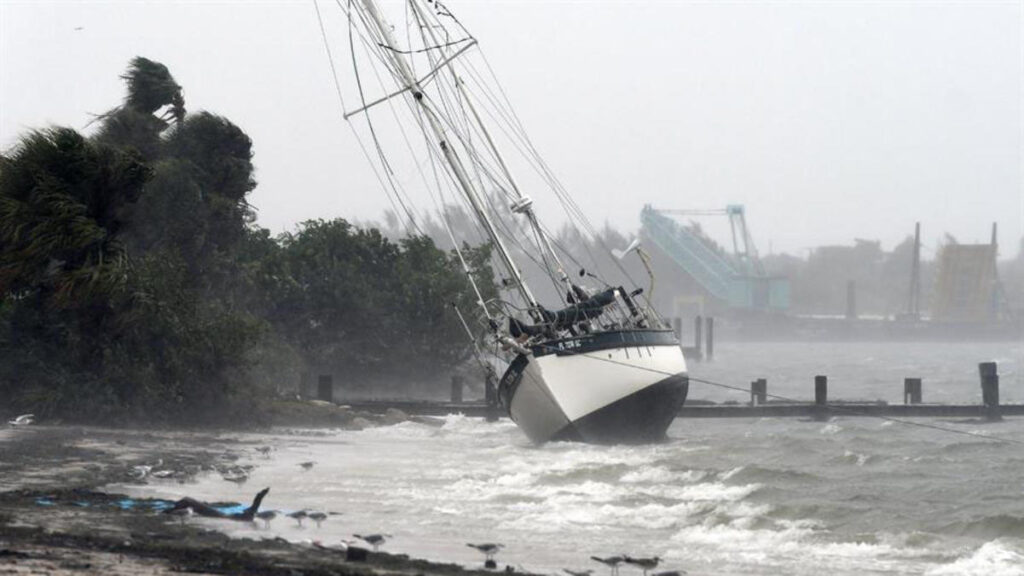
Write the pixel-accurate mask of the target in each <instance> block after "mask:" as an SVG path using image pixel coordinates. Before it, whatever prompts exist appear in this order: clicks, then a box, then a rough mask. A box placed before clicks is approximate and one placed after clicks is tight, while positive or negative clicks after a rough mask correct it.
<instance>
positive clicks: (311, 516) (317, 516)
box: [306, 512, 327, 528]
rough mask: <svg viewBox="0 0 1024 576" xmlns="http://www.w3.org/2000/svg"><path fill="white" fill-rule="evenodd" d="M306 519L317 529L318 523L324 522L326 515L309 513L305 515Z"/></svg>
mask: <svg viewBox="0 0 1024 576" xmlns="http://www.w3.org/2000/svg"><path fill="white" fill-rule="evenodd" d="M306 518H309V519H310V520H312V521H313V522H316V527H317V528H319V527H320V523H321V522H323V521H324V520H327V514H324V513H323V512H310V513H308V514H306Z"/></svg>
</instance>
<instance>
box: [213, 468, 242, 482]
mask: <svg viewBox="0 0 1024 576" xmlns="http://www.w3.org/2000/svg"><path fill="white" fill-rule="evenodd" d="M220 477H221V478H223V479H224V480H227V481H228V482H234V483H235V484H245V482H246V481H247V480H249V474H248V473H246V471H245V470H243V469H242V468H239V467H236V468H228V469H227V470H224V471H222V472H221V473H220Z"/></svg>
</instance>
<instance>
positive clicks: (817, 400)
mask: <svg viewBox="0 0 1024 576" xmlns="http://www.w3.org/2000/svg"><path fill="white" fill-rule="evenodd" d="M814 405H815V416H814V418H815V420H828V376H820V375H819V376H815V377H814Z"/></svg>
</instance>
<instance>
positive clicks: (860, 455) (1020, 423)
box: [134, 345, 1024, 576]
mask: <svg viewBox="0 0 1024 576" xmlns="http://www.w3.org/2000/svg"><path fill="white" fill-rule="evenodd" d="M998 346H999V345H997V346H996V347H991V346H990V347H989V348H988V349H987V350H976V351H975V352H976V354H975V355H974V356H972V357H971V358H970V363H974V364H975V365H976V362H977V361H982V360H988V359H990V358H991V357H993V356H992V354H999V353H1002V352H1001V351H1000V350H999V349H998ZM790 348H792V345H790ZM866 348H870V346H868V345H863V346H862V348H861V349H859V350H854V349H850V348H847V349H846V351H845V352H837V351H833V352H832V353H833V354H834V355H836V356H842V355H844V354H852V355H853V356H864V355H865V354H867V353H868V352H870V350H868V349H866ZM1006 348H1007V350H1006V351H1004V352H1005V353H1006V355H1007V357H1008V358H1016V360H1013V361H1014V362H1017V364H1016V365H1017V366H1019V364H1020V363H1019V358H1020V348H1019V347H1013V346H1010V347H1006ZM784 350H785V348H780V349H777V350H775V351H774V353H773V352H771V351H768V352H764V351H761V352H751V355H756V354H763V355H764V356H765V357H766V358H768V357H770V358H772V359H773V361H774V362H775V365H774V366H771V365H770V363H769V362H768V361H767V360H766V361H765V363H764V364H762V365H761V366H760V367H762V368H765V372H762V373H754V374H751V375H747V374H745V375H744V376H743V378H744V379H746V380H749V379H751V378H753V377H756V376H767V377H771V376H772V374H770V373H767V371H769V370H771V369H774V370H777V371H778V372H779V373H781V372H783V371H784V370H792V372H791V373H790V374H791V375H792V374H797V373H799V370H800V369H799V368H793V367H794V366H798V365H799V364H798V363H797V362H796V361H795V358H797V357H802V356H803V354H804V352H805V351H806V350H804V351H799V350H791V351H790V352H789V354H790V356H791V357H793V358H794V362H792V363H787V362H786V354H787V353H786V352H784ZM819 352H820V351H819ZM933 352H934V351H932V352H929V351H924V352H922V353H921V354H918V357H917V358H916V359H911V360H908V362H911V363H916V364H914V367H917V368H919V369H920V370H921V371H920V372H918V373H917V374H905V375H915V376H922V377H924V378H925V386H926V388H925V395H926V400H927V399H928V396H929V392H928V391H929V388H928V383H929V382H930V381H932V379H929V373H927V372H924V371H923V370H924V368H926V367H927V366H928V365H931V366H933V367H935V366H938V368H940V369H941V370H949V371H951V372H952V371H955V370H954V368H953V367H952V366H953V364H954V363H955V362H954V360H956V361H957V362H956V363H959V360H960V358H959V356H958V355H956V354H954V353H952V352H951V351H949V352H948V353H947V354H945V355H943V354H934V353H933ZM981 352H987V353H989V354H988V355H982V354H981ZM732 353H733V352H731V351H730V350H729V349H728V348H726V349H723V350H722V353H721V354H720V355H719V359H718V362H717V363H716V365H712V364H706V365H703V366H699V365H695V366H693V367H692V371H693V373H694V374H695V375H699V374H701V373H702V372H704V373H706V372H712V371H715V370H717V371H720V372H722V373H725V372H728V370H737V369H738V368H736V363H733V365H732V367H731V368H729V367H726V366H724V365H723V363H724V362H725V359H726V358H727V357H728V356H729V355H730V354H732ZM965 354H967V353H965ZM904 356H910V354H906V355H904ZM920 356H930V357H931V359H930V360H929V358H921V357H920ZM819 358H820V354H819ZM840 360H842V358H840ZM1003 360H1004V361H1005V362H1006V363H1011V362H1010V361H1007V360H1006V359H1005V358H1004V359H1003ZM970 363H968V364H969V365H968V366H967V367H966V369H965V370H964V380H965V381H967V380H969V379H970V378H974V379H975V380H976V366H975V367H973V368H972V367H971V366H970ZM847 364H848V365H850V366H856V365H857V360H856V359H855V358H850V359H847V360H844V361H842V362H839V361H837V362H836V363H835V365H836V366H839V365H847ZM819 365H820V362H819ZM871 365H872V364H871V362H862V363H861V365H860V366H861V368H860V370H857V372H860V373H861V374H862V376H864V377H866V378H869V379H872V381H878V382H883V381H884V382H885V390H888V387H890V386H895V385H896V384H895V383H890V382H889V380H891V379H892V376H893V373H895V372H900V371H898V370H891V367H886V370H885V371H881V372H884V373H879V371H878V370H875V371H874V372H872V369H871V368H870V366H871ZM880 365H883V364H880ZM712 367H714V368H712ZM937 371H938V370H937ZM836 372H837V373H838V372H839V371H836ZM1001 372H1002V373H1003V374H1004V375H1006V374H1008V373H1009V372H1013V371H1011V370H1007V369H1006V364H1003V365H1001ZM811 375H812V376H813V373H811ZM718 377H721V375H719V376H716V378H718ZM708 378H709V379H711V377H708ZM1014 378H1016V376H1011V377H1010V378H1004V382H1006V381H1010V382H1013V381H1014ZM934 381H936V382H938V379H937V378H935V379H934ZM898 383H899V389H898V390H897V391H896V394H895V395H894V396H895V397H894V398H893V400H894V401H895V400H896V399H898V398H899V396H900V394H901V392H902V384H901V383H902V375H901V376H900V377H899V381H898ZM974 385H976V383H975V384H974ZM801 386H802V384H801ZM957 386H959V384H957ZM947 388H948V386H947ZM1006 388H1012V386H1010V387H1005V384H1004V390H1006ZM868 390H869V392H868V393H866V394H864V395H862V397H871V398H874V397H879V396H878V395H877V394H876V393H875V392H871V391H870V390H871V388H868ZM878 390H882V387H879V388H878ZM933 390H934V395H935V396H939V395H941V394H948V395H949V397H951V398H956V399H960V400H963V401H969V400H971V396H970V394H973V392H963V393H961V392H960V391H958V390H957V389H954V390H948V389H944V388H943V387H942V386H935V387H933ZM1017 392H1019V390H1018V391H1017ZM1017 392H1014V393H1017ZM714 393H715V394H718V393H719V392H714ZM886 394H887V393H886ZM1011 394H1012V393H1011ZM695 395H699V391H698V390H696V389H695ZM807 395H809V393H808V394H807ZM836 395H837V394H836V393H833V396H836ZM709 396H710V394H709ZM882 397H885V396H882ZM1006 397H1007V393H1006V392H1005V391H1004V398H1006ZM1010 397H1011V398H1012V395H1011V396H1010ZM1017 397H1018V398H1019V397H1020V396H1019V395H1018V396H1017ZM916 421H919V422H926V423H931V424H937V425H940V426H944V427H950V428H954V429H957V430H961V431H968V432H975V433H978V434H985V435H992V436H998V437H1001V438H1009V439H1014V440H1016V441H1018V442H1021V443H1024V418H1012V419H1008V420H1007V421H1006V422H1004V423H1000V424H985V423H980V422H949V421H942V420H936V419H926V420H916ZM669 434H670V436H671V437H672V440H671V441H670V442H668V443H665V444H661V445H656V446H644V447H599V446H587V445H580V444H571V443H551V444H547V445H544V446H541V447H534V446H532V445H530V444H529V443H528V442H527V441H526V439H525V438H524V437H523V435H522V433H521V432H519V431H518V430H517V429H516V428H515V426H514V425H513V424H511V423H508V422H503V423H498V424H487V423H485V422H482V421H480V420H476V419H471V418H464V417H459V416H453V417H449V418H448V419H447V420H446V421H445V424H444V425H443V426H442V427H440V428H435V427H430V426H426V425H422V424H416V423H403V424H399V425H396V426H391V427H386V428H377V429H370V430H365V431H361V432H346V431H335V432H330V433H328V434H327V435H325V436H296V435H291V434H284V433H282V434H277V435H274V434H270V435H252V436H249V437H246V439H248V440H253V441H254V442H266V443H272V444H273V445H275V446H276V447H277V450H276V451H275V452H274V453H273V454H272V456H271V458H270V459H263V458H262V457H259V456H257V455H256V454H255V453H253V455H252V457H251V458H250V461H251V462H252V463H254V464H256V465H257V468H256V470H255V471H254V472H253V474H252V476H251V479H250V481H249V482H248V483H247V484H246V485H245V486H244V487H242V488H238V487H237V486H235V485H234V484H231V483H228V482H224V481H223V480H221V479H220V478H219V477H217V476H209V477H203V478H200V480H199V481H198V483H196V484H192V485H178V484H173V483H166V484H160V483H154V484H151V485H150V486H148V487H143V488H135V489H134V490H135V492H136V493H141V494H142V495H156V496H161V497H178V496H181V495H185V494H188V495H191V496H194V497H198V498H202V499H210V500H216V499H248V498H249V497H251V494H252V493H254V492H255V491H256V490H257V489H258V488H260V487H263V486H271V487H272V490H271V493H270V495H269V496H268V498H267V500H266V501H265V504H264V505H265V507H270V508H276V509H282V510H295V509H300V508H312V509H319V510H331V511H338V512H342V515H340V516H332V517H331V518H330V519H329V520H328V521H327V522H326V523H325V524H324V525H323V527H322V528H320V529H316V528H315V527H305V528H302V529H300V528H298V527H297V526H296V525H295V523H294V522H292V521H288V520H283V519H278V520H276V521H275V522H274V523H273V524H272V526H271V528H270V530H264V529H262V528H256V527H254V526H250V525H243V524H236V523H232V522H223V521H221V522H216V521H204V522H209V523H211V524H212V525H215V526H217V527H219V528H221V529H225V530H231V531H233V532H234V533H236V534H238V535H240V536H241V535H247V536H253V537H260V536H271V535H280V536H283V537H285V538H289V539H293V540H304V539H313V540H319V541H321V542H323V543H325V544H330V543H332V542H336V541H338V540H339V539H341V538H343V537H344V538H347V537H350V536H351V534H352V533H356V532H360V533H365V532H384V533H388V534H391V535H393V536H394V538H393V539H392V540H391V542H389V543H388V544H387V546H386V549H387V550H390V551H393V552H404V553H408V554H410V555H413V556H416V557H422V558H428V559H434V560H443V561H454V562H459V563H464V564H479V563H480V562H481V560H482V558H481V557H480V555H479V554H478V553H477V552H476V551H475V550H472V549H470V548H467V547H466V546H465V543H467V542H474V541H495V542H502V543H504V544H505V545H506V548H505V549H504V550H503V551H502V552H501V553H500V554H499V556H498V560H499V561H500V563H502V564H505V563H507V564H512V565H516V566H522V567H523V568H524V569H528V570H532V571H539V572H548V573H555V572H559V571H561V569H563V568H571V569H582V568H593V569H594V570H595V575H596V576H600V575H602V574H605V573H607V571H606V569H604V568H603V567H602V566H600V565H597V564H595V563H594V562H592V561H590V560H589V556H590V555H608V554H620V553H628V554H631V555H659V556H662V557H663V558H664V559H665V560H664V562H663V564H662V566H661V567H660V568H659V569H666V570H671V569H682V570H687V571H688V572H689V573H690V574H715V575H732V574H766V575H767V574H772V575H774V574H806V575H819V574H822V573H826V572H827V573H830V574H832V575H843V574H850V575H853V574H857V575H863V574H926V575H930V576H939V575H971V574H976V575H985V576H1000V575H1018V576H1019V575H1024V444H1008V443H996V442H991V441H986V440H984V439H980V438H971V437H967V436H962V435H957V434H952V433H944V432H940V431H936V430H931V429H923V428H918V427H906V426H903V425H900V424H896V423H892V422H886V421H882V420H877V419H870V418H850V417H840V418H835V419H833V420H831V421H830V422H825V423H821V422H810V421H802V420H797V419H758V420H740V419H732V420H726V419H719V420H682V419H680V420H677V421H676V422H675V423H674V424H673V426H672V427H671V429H670V430H669ZM306 460H314V461H316V462H317V465H316V466H315V467H314V468H313V469H312V470H310V471H308V472H303V471H302V470H301V468H300V467H299V466H298V463H299V462H302V461H306ZM634 573H635V574H636V575H637V576H639V574H640V571H639V570H636V569H632V568H628V567H623V568H622V574H623V576H631V575H632V574H634Z"/></svg>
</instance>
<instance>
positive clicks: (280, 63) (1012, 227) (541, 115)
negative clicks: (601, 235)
mask: <svg viewBox="0 0 1024 576" xmlns="http://www.w3.org/2000/svg"><path fill="white" fill-rule="evenodd" d="M389 4H393V3H389ZM447 4H448V6H449V7H450V8H451V10H452V11H453V12H455V13H456V14H457V15H458V16H459V18H460V19H461V21H462V22H463V23H464V24H465V25H466V27H467V28H469V30H470V31H472V32H473V33H474V35H475V36H476V37H477V38H478V39H479V41H480V43H481V45H482V47H483V50H484V51H485V53H486V54H487V56H488V58H489V60H490V62H491V64H492V65H493V66H494V68H495V71H496V72H497V74H498V76H499V78H500V79H501V81H502V83H503V85H504V87H505V88H506V89H507V90H508V92H509V95H510V97H511V98H512V101H513V104H514V105H515V106H516V109H517V111H518V112H519V114H520V116H521V117H522V118H523V121H524V123H525V124H526V127H527V129H528V130H529V131H530V133H531V136H532V138H533V140H534V143H535V144H537V146H538V148H539V149H540V150H541V152H542V153H543V154H544V156H545V158H546V159H547V161H548V163H549V164H550V165H551V166H552V167H553V168H554V170H555V172H556V173H557V174H558V175H559V176H560V177H561V179H562V181H563V182H564V183H565V184H566V186H567V187H568V189H569V190H570V192H572V193H573V195H574V196H575V198H576V199H577V200H578V201H579V202H581V203H582V204H585V205H586V206H587V208H586V211H587V212H588V215H589V216H590V217H591V219H592V220H594V221H595V222H603V221H608V222H610V223H611V224H613V225H614V226H616V227H619V228H621V229H624V230H635V229H636V228H637V227H638V226H639V212H640V209H641V207H642V206H643V204H644V203H651V204H654V205H655V206H657V207H667V208H719V207H724V206H725V205H726V204H730V203H742V204H745V205H746V207H747V218H748V222H749V223H750V225H751V227H752V230H753V233H754V236H755V239H756V241H757V243H758V245H759V248H760V250H761V251H762V252H767V251H768V249H769V247H771V248H772V249H773V251H775V252H780V251H786V252H790V253H793V254H801V255H802V254H804V252H803V251H804V250H805V249H806V248H807V247H810V246H816V245H821V244H849V243H851V242H852V241H853V238H867V239H877V240H881V241H882V243H883V246H884V247H885V248H886V249H889V248H892V246H893V245H894V244H895V243H897V242H899V241H900V240H901V239H902V238H904V237H905V236H906V235H907V234H909V233H912V230H913V223H914V222H915V221H918V220H919V221H921V222H922V226H923V230H924V236H925V243H926V252H925V256H926V257H928V256H930V254H929V252H928V247H934V245H935V242H936V240H937V238H938V237H939V236H940V235H941V234H942V233H943V232H949V233H951V234H953V235H954V236H956V237H957V238H958V239H959V240H960V241H961V242H974V241H987V238H988V234H989V226H990V225H991V222H993V221H998V222H999V225H1000V232H1001V233H1000V236H1001V244H1002V249H1001V257H1004V258H1005V257H1009V256H1011V255H1013V254H1015V253H1016V251H1017V244H1018V242H1019V241H1020V238H1021V237H1022V236H1024V191H1022V170H1024V169H1022V132H1024V123H1022V113H1021V107H1022V100H1024V89H1022V86H1024V80H1022V79H1024V71H1022V69H1024V52H1022V41H1021V37H1022V23H1024V8H1022V5H1024V4H1022V2H1011V1H1008V2H895V3H890V2H877V1H875V2H755V1H749V2H644V1H632V2H610V1H609V2H564V1H562V2H559V1H554V2H552V1H547V2H526V1H508V0H506V1H502V2H480V1H479V0H477V1H473V0H449V1H448V3H447ZM321 8H322V10H324V12H325V13H336V12H337V10H338V9H337V7H336V6H335V5H334V4H333V2H322V4H321ZM136 55H142V56H146V57H148V58H151V59H154V60H158V61H161V62H163V63H165V64H166V65H167V66H168V67H169V68H170V69H171V72H172V73H173V74H174V75H175V77H176V78H177V80H178V82H179V83H180V84H182V85H183V86H184V87H185V97H186V101H187V104H188V107H189V109H190V110H192V111H195V110H198V109H206V110H210V111H212V112H215V113H218V114H221V115H224V116H226V117H227V118H229V119H231V120H232V121H233V122H235V123H236V124H238V125H239V126H240V127H242V129H243V130H245V131H246V132H247V133H248V134H249V135H250V136H251V137H252V139H253V142H254V149H255V154H256V156H255V164H256V167H257V170H258V172H257V178H258V180H259V187H258V188H257V190H256V191H255V192H254V193H253V195H252V197H251V202H252V203H253V204H254V205H255V206H256V207H257V208H258V210H259V223H260V224H261V225H263V226H266V227H268V228H270V229H271V230H273V231H274V232H280V231H283V230H286V229H291V228H293V227H294V225H295V224H296V223H297V222H300V221H302V220H305V219H309V218H333V217H337V216H342V217H346V218H350V219H359V220H367V219H380V217H381V214H382V212H383V211H384V209H385V208H386V207H387V206H388V203H387V200H386V198H385V196H384V194H383V193H382V192H381V190H380V188H379V186H378V185H377V184H376V181H375V180H373V178H372V175H371V172H370V169H369V167H368V165H367V163H366V161H365V159H364V158H363V157H362V156H361V155H360V153H359V152H358V148H357V147H356V145H355V142H354V139H353V136H352V133H351V132H350V131H349V130H348V129H347V128H346V127H345V125H344V124H343V121H342V120H341V118H340V109H339V107H338V104H337V101H336V97H335V93H334V87H333V84H332V80H331V76H330V68H329V66H328V64H327V60H326V57H325V55H324V49H323V45H322V40H321V37H320V32H319V28H318V26H317V20H316V13H315V11H314V8H313V4H312V1H311V0H306V1H300V2H290V1H289V2H285V1H278V2H263V1H254V0H249V1H244V2H228V1H221V2H173V3H172V2H128V1H121V2H97V1H90V2H45V1H33V2H16V1H12V0H0V146H2V147H3V148H4V149H5V150H6V149H7V148H8V147H9V146H11V145H12V144H13V143H14V142H15V140H16V138H17V136H18V134H20V133H22V132H23V131H25V130H27V129H30V128H35V127H43V126H47V125H51V124H57V125H68V126H73V127H77V128H81V127H83V126H84V125H85V124H86V123H87V122H88V121H89V120H90V118H91V116H90V114H97V113H101V112H104V111H105V110H107V109H109V108H111V107H113V106H114V105H116V104H117V103H118V102H119V101H120V99H121V97H122V96H123V89H124V87H123V85H122V82H121V80H120V79H119V77H118V76H119V75H120V74H121V73H122V72H123V70H124V69H125V67H126V66H127V63H128V61H129V60H130V59H131V58H132V57H134V56H136ZM538 205H539V206H540V207H541V210H542V214H541V216H542V217H544V216H545V215H547V216H548V220H549V221H554V222H557V221H558V220H559V218H560V214H559V213H557V212H556V211H554V210H553V209H551V208H550V206H552V204H550V203H545V202H544V201H542V200H541V199H538ZM544 212H549V214H545V213H544Z"/></svg>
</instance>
